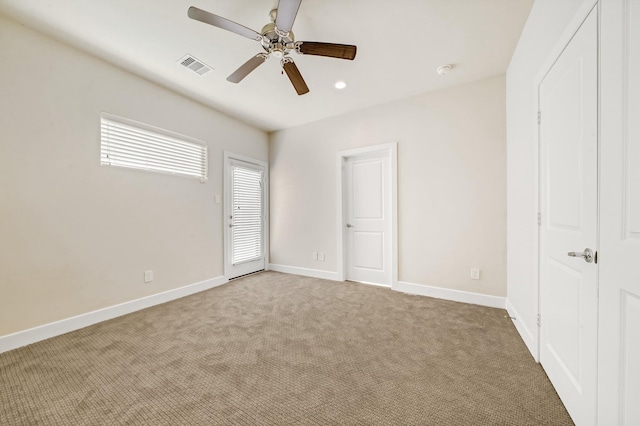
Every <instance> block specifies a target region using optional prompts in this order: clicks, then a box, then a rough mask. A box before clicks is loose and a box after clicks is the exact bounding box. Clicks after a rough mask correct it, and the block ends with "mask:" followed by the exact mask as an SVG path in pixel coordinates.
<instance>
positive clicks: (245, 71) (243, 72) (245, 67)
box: [227, 53, 269, 83]
mask: <svg viewBox="0 0 640 426" xmlns="http://www.w3.org/2000/svg"><path fill="white" fill-rule="evenodd" d="M268 57H269V56H267V55H266V54H265V53H258V54H257V55H256V56H254V57H253V58H251V59H249V60H248V61H247V62H245V63H244V64H242V65H241V66H240V68H238V69H237V70H235V71H234V72H233V74H231V75H230V76H229V77H227V81H230V82H232V83H240V82H241V81H242V79H243V78H245V77H246V76H248V75H249V74H250V73H251V71H253V70H255V69H256V68H258V67H259V66H260V65H262V64H264V62H265V61H266V60H267V58H268Z"/></svg>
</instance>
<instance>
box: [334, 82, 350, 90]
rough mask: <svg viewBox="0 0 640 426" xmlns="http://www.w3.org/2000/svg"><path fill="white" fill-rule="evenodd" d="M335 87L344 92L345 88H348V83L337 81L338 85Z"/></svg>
mask: <svg viewBox="0 0 640 426" xmlns="http://www.w3.org/2000/svg"><path fill="white" fill-rule="evenodd" d="M333 87H335V88H336V89H338V90H342V89H344V88H345V87H347V83H345V82H344V81H336V84H334V85H333Z"/></svg>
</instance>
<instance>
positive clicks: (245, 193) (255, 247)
mask: <svg viewBox="0 0 640 426" xmlns="http://www.w3.org/2000/svg"><path fill="white" fill-rule="evenodd" d="M232 167H233V169H232V179H233V186H232V191H233V196H232V198H233V199H232V202H233V218H232V221H233V222H232V223H233V227H232V238H233V244H232V263H233V264H234V265H237V264H239V263H243V262H250V261H252V260H255V259H259V258H261V257H262V247H263V226H262V218H263V200H262V193H263V192H262V173H263V172H262V171H261V170H255V169H251V168H246V167H241V166H238V165H233V166H232Z"/></svg>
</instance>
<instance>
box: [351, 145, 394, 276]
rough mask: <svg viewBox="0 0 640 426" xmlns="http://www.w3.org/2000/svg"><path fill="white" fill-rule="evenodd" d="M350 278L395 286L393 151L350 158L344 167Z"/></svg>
mask: <svg viewBox="0 0 640 426" xmlns="http://www.w3.org/2000/svg"><path fill="white" fill-rule="evenodd" d="M344 183H345V186H344V203H345V204H344V207H345V215H344V219H345V223H344V226H345V227H346V230H345V231H346V268H345V272H346V277H345V278H346V279H347V280H351V281H359V282H364V283H370V284H379V285H385V286H391V271H392V238H391V226H392V220H391V209H392V201H391V159H390V153H389V151H388V150H387V151H382V152H380V151H378V152H373V153H368V154H363V155H357V156H352V157H347V159H346V161H345V168H344Z"/></svg>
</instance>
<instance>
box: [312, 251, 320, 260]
mask: <svg viewBox="0 0 640 426" xmlns="http://www.w3.org/2000/svg"><path fill="white" fill-rule="evenodd" d="M311 258H312V259H313V260H318V252H317V251H314V252H313V254H312V255H311Z"/></svg>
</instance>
